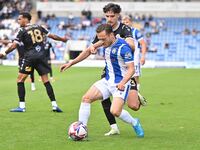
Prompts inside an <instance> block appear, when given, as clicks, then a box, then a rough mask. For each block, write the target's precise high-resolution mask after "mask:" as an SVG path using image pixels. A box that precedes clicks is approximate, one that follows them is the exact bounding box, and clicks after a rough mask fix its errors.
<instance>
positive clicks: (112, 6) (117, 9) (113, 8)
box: [103, 3, 121, 14]
mask: <svg viewBox="0 0 200 150" xmlns="http://www.w3.org/2000/svg"><path fill="white" fill-rule="evenodd" d="M108 11H112V12H114V13H115V14H119V13H120V12H121V7H120V6H119V5H118V4H114V3H108V4H107V5H106V6H104V8H103V12H104V13H107V12H108Z"/></svg>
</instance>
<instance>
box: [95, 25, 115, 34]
mask: <svg viewBox="0 0 200 150" xmlns="http://www.w3.org/2000/svg"><path fill="white" fill-rule="evenodd" d="M102 31H106V33H107V34H110V33H112V32H113V29H112V26H111V25H109V24H101V25H99V26H98V27H97V29H96V32H97V33H100V32H102Z"/></svg>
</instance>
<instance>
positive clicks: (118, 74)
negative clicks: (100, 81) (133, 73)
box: [104, 38, 134, 84]
mask: <svg viewBox="0 0 200 150" xmlns="http://www.w3.org/2000/svg"><path fill="white" fill-rule="evenodd" d="M104 58H105V62H106V69H105V74H106V76H105V78H106V80H108V81H109V82H110V83H113V84H116V83H119V82H120V81H121V80H122V79H123V77H124V76H125V74H126V72H127V67H126V64H125V63H130V62H134V55H133V51H132V50H131V48H130V46H129V45H128V44H127V43H126V41H125V40H123V39H121V38H117V39H116V42H115V43H114V44H112V45H111V46H110V47H107V48H105V49H104Z"/></svg>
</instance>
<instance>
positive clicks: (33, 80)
mask: <svg viewBox="0 0 200 150" xmlns="http://www.w3.org/2000/svg"><path fill="white" fill-rule="evenodd" d="M30 78H31V90H32V91H35V90H36V88H35V76H34V69H33V71H32V72H31V74H30Z"/></svg>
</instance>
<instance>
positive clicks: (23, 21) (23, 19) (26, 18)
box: [18, 12, 32, 27]
mask: <svg viewBox="0 0 200 150" xmlns="http://www.w3.org/2000/svg"><path fill="white" fill-rule="evenodd" d="M31 18H32V17H31V15H30V14H29V13H28V12H22V13H20V14H19V16H18V23H19V24H20V26H21V27H24V26H26V25H27V24H28V23H30V21H31Z"/></svg>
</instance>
